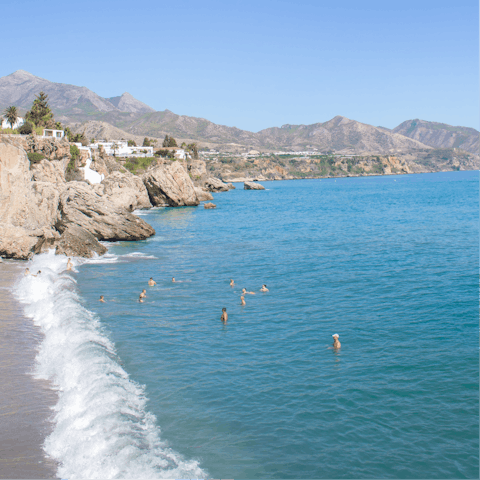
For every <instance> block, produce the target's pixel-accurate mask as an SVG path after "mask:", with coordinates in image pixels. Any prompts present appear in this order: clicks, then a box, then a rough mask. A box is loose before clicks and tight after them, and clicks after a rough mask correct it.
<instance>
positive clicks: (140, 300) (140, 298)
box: [138, 294, 143, 303]
mask: <svg viewBox="0 0 480 480" xmlns="http://www.w3.org/2000/svg"><path fill="white" fill-rule="evenodd" d="M138 301H139V302H140V303H143V297H142V294H140V296H139V297H138Z"/></svg>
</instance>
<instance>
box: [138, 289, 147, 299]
mask: <svg viewBox="0 0 480 480" xmlns="http://www.w3.org/2000/svg"><path fill="white" fill-rule="evenodd" d="M146 296H147V291H146V290H145V289H143V290H142V293H141V294H140V298H145V297H146Z"/></svg>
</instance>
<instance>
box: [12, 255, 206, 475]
mask: <svg viewBox="0 0 480 480" xmlns="http://www.w3.org/2000/svg"><path fill="white" fill-rule="evenodd" d="M28 266H29V268H30V271H32V272H37V271H38V270H41V274H40V275H39V276H37V277H33V276H26V277H24V276H22V277H21V278H20V279H19V280H18V282H17V285H16V288H15V291H16V292H17V293H16V295H17V297H18V299H19V300H20V301H21V302H22V303H23V304H24V309H25V313H26V315H27V316H29V317H31V318H32V319H33V322H34V323H35V324H36V325H38V326H39V327H40V329H41V330H42V332H43V333H44V335H45V337H44V340H43V342H42V343H41V345H40V348H39V352H38V354H37V359H36V360H37V365H36V375H37V376H38V377H40V378H46V379H49V380H50V381H51V382H52V384H53V385H54V386H55V388H56V389H57V390H58V403H57V405H56V406H55V408H54V416H53V420H54V430H53V432H52V433H51V435H50V436H49V437H48V438H47V439H46V441H45V444H44V448H45V451H46V453H47V454H48V455H50V456H51V457H52V458H54V459H55V460H57V461H58V462H59V467H58V472H57V475H58V476H59V477H60V478H69V479H78V478H92V479H96V478H105V479H106V478H205V477H206V476H207V474H206V473H205V472H204V471H203V470H202V469H201V468H200V467H199V465H198V462H197V461H195V460H190V461H187V460H185V459H184V458H183V457H182V456H181V455H180V454H179V453H177V452H175V451H174V450H172V449H171V448H169V447H168V446H167V445H166V443H165V442H164V441H162V440H161V439H160V429H159V427H158V426H157V425H156V423H155V422H156V420H155V417H154V416H153V415H152V414H151V413H149V412H147V411H146V409H145V403H146V399H145V393H144V388H143V387H142V386H141V385H138V384H137V383H135V382H134V381H132V380H130V379H129V377H128V374H127V373H126V372H125V370H124V369H123V368H122V367H121V365H120V363H119V360H118V357H117V355H116V352H115V346H114V344H113V343H112V342H111V341H110V340H109V339H108V337H107V335H106V334H105V331H104V329H103V327H102V325H101V323H100V321H99V319H98V318H97V317H96V316H95V314H94V313H92V312H90V311H89V310H87V309H86V308H85V307H84V306H82V300H81V298H80V297H79V295H78V293H77V289H76V282H75V280H74V279H73V278H72V277H71V276H70V274H69V273H68V272H66V258H65V257H60V256H55V255H54V254H53V253H52V252H51V253H45V254H41V255H38V256H36V257H35V258H34V260H33V261H32V262H31V263H30V264H29V265H28Z"/></svg>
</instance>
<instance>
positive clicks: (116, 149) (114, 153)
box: [112, 142, 120, 157]
mask: <svg viewBox="0 0 480 480" xmlns="http://www.w3.org/2000/svg"><path fill="white" fill-rule="evenodd" d="M119 149H120V145H118V143H116V142H114V143H113V145H112V150H113V156H114V157H116V156H117V151H118V150H119Z"/></svg>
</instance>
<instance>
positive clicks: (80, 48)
mask: <svg viewBox="0 0 480 480" xmlns="http://www.w3.org/2000/svg"><path fill="white" fill-rule="evenodd" d="M2 17H3V19H4V21H3V22H2V39H3V47H2V61H1V64H0V76H4V75H8V74H10V73H12V72H14V71H15V70H19V69H22V70H27V71H29V72H30V73H33V74H34V75H37V76H40V77H43V78H46V79H48V80H51V81H54V82H61V83H71V84H74V85H81V86H86V87H88V88H89V89H91V90H93V91H94V92H96V93H98V94H99V95H101V96H104V97H110V96H116V95H120V94H121V93H123V92H124V91H128V92H129V93H131V94H132V95H133V96H134V97H136V98H138V99H139V100H141V101H143V102H145V103H147V104H148V105H150V106H152V107H153V108H155V109H157V110H164V109H167V108H168V109H169V110H172V111H173V112H175V113H178V114H184V115H190V116H196V117H203V118H207V119H209V120H211V121H213V122H215V123H219V124H223V125H229V126H236V127H239V128H242V129H246V130H251V131H258V130H261V129H263V128H268V127H272V126H281V125H283V124H286V123H290V124H311V123H316V122H324V121H327V120H329V119H330V118H332V117H334V116H335V115H343V116H346V117H349V118H352V119H355V120H358V121H361V122H364V123H369V124H372V125H381V126H385V127H389V128H393V127H395V126H396V125H398V124H399V123H401V122H402V121H404V120H408V119H412V118H421V119H424V120H431V121H438V122H444V123H448V124H451V125H462V126H469V127H474V128H477V129H478V128H479V85H478V80H479V58H478V56H479V38H478V2H477V1H476V0H457V1H455V2H454V1H452V0H449V1H444V0H432V1H431V0H403V1H401V2H400V1H388V0H387V1H385V0H381V1H377V0H363V1H358V0H343V1H342V0H335V1H334V0H329V1H322V0H308V1H307V0H297V1H291V0H289V1H282V0H274V1H271V0H254V1H250V0H241V1H229V0H223V1H217V0H202V1H199V0H197V1H192V0H174V1H169V2H164V1H158V0H137V1H133V2H132V1H128V2H127V1H124V0H115V1H113V0H112V1H110V0H106V1H102V0H100V1H98V0H97V1H91V0H86V1H82V2H80V3H79V2H61V3H50V4H45V3H44V2H38V1H32V0H24V1H23V2H22V3H21V4H18V3H15V2H5V3H4V4H3V5H2Z"/></svg>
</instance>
